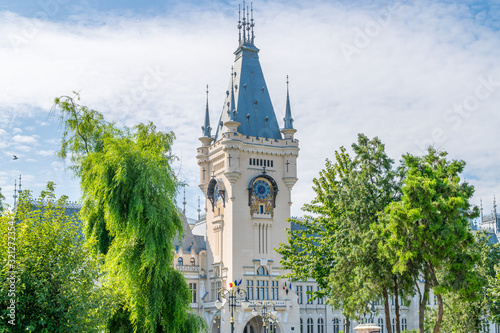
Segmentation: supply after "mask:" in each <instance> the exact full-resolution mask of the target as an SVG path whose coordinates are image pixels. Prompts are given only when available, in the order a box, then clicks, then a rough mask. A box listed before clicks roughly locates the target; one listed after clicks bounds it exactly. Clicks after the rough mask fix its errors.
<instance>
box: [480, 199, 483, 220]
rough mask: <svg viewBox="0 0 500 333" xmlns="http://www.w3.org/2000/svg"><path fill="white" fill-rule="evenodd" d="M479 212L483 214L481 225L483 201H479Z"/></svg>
mask: <svg viewBox="0 0 500 333" xmlns="http://www.w3.org/2000/svg"><path fill="white" fill-rule="evenodd" d="M479 207H480V208H479V212H480V213H481V223H483V199H479Z"/></svg>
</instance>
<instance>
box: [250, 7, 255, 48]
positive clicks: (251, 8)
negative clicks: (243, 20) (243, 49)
mask: <svg viewBox="0 0 500 333" xmlns="http://www.w3.org/2000/svg"><path fill="white" fill-rule="evenodd" d="M250 10H251V11H252V15H251V19H250V28H252V44H253V40H254V39H255V35H254V33H253V27H254V26H255V23H254V21H253V2H250Z"/></svg>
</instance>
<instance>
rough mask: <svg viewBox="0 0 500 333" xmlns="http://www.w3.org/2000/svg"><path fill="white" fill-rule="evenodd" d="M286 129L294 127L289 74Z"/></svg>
mask: <svg viewBox="0 0 500 333" xmlns="http://www.w3.org/2000/svg"><path fill="white" fill-rule="evenodd" d="M283 120H284V121H285V127H284V128H285V129H293V118H292V109H291V107H290V93H289V81H288V75H287V76H286V109H285V118H283Z"/></svg>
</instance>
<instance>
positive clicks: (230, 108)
mask: <svg viewBox="0 0 500 333" xmlns="http://www.w3.org/2000/svg"><path fill="white" fill-rule="evenodd" d="M234 74H235V73H234V68H233V66H231V91H230V92H229V93H230V94H231V102H230V105H229V106H228V109H227V112H229V119H230V120H231V121H236V103H235V101H234Z"/></svg>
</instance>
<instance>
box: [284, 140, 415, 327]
mask: <svg viewBox="0 0 500 333" xmlns="http://www.w3.org/2000/svg"><path fill="white" fill-rule="evenodd" d="M352 148H353V151H354V154H355V155H354V157H351V156H349V154H348V153H347V152H346V150H345V149H344V148H343V147H341V148H340V150H339V151H337V152H335V161H334V162H333V161H330V160H327V161H326V166H325V169H323V170H322V171H321V172H320V175H319V177H318V178H315V179H314V181H313V182H314V186H313V189H314V191H315V193H316V197H315V199H314V200H313V201H312V203H311V204H307V205H305V206H304V208H303V209H304V210H305V211H306V212H308V213H312V214H313V215H309V216H306V217H305V219H304V220H293V222H295V223H296V224H298V225H300V226H301V228H300V230H294V231H289V232H288V244H280V248H279V249H278V252H279V253H280V254H281V255H282V256H283V259H282V265H283V268H286V269H291V270H292V273H290V274H288V277H289V278H292V279H298V280H306V279H307V278H313V279H315V280H316V281H317V283H318V285H319V286H320V287H321V291H319V292H315V295H316V296H318V297H322V296H327V297H328V301H329V302H330V304H332V305H333V306H334V307H336V308H340V307H341V308H342V310H343V312H344V314H346V315H348V316H349V317H353V318H359V317H360V316H362V315H363V314H364V313H366V311H367V304H368V303H369V302H371V301H375V300H377V299H384V308H385V310H386V317H388V316H389V302H388V296H389V295H391V294H394V293H395V294H396V295H401V294H404V293H411V290H412V286H411V285H409V284H408V282H407V281H408V279H407V278H405V276H404V275H403V274H399V275H396V274H393V273H392V266H391V265H390V262H389V260H388V259H387V258H386V256H384V255H380V254H379V250H378V244H379V242H382V241H383V240H381V238H380V237H383V236H384V235H383V234H380V233H378V232H377V231H376V229H374V225H376V224H377V223H378V216H379V214H381V213H382V212H383V211H384V209H385V208H386V206H387V205H388V204H390V203H391V202H393V201H394V200H397V199H398V197H399V180H400V176H401V175H400V174H399V173H398V172H400V171H401V170H399V171H398V170H395V169H394V168H393V161H392V160H391V159H390V158H388V156H387V155H386V153H385V148H384V145H383V144H382V142H381V141H380V140H379V139H378V138H374V139H372V140H370V139H368V138H367V137H366V136H365V135H363V134H360V135H359V136H358V142H357V143H355V144H353V146H352ZM398 283H399V284H398ZM386 324H387V330H388V332H391V327H390V320H386Z"/></svg>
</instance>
